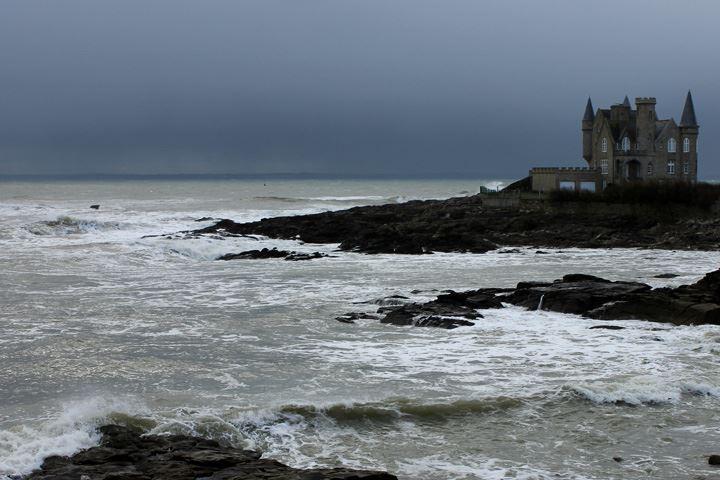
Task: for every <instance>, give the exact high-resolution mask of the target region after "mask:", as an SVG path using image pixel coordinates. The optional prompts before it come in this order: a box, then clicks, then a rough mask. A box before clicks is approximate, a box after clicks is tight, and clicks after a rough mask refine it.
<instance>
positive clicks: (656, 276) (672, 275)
mask: <svg viewBox="0 0 720 480" xmlns="http://www.w3.org/2000/svg"><path fill="white" fill-rule="evenodd" d="M679 276H680V275H678V274H677V273H661V274H660V275H655V276H654V277H653V278H676V277H679Z"/></svg>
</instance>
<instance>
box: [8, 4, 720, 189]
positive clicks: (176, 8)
mask: <svg viewBox="0 0 720 480" xmlns="http://www.w3.org/2000/svg"><path fill="white" fill-rule="evenodd" d="M718 22H720V2H718V1H717V0H706V1H692V2H678V1H676V0H672V1H659V0H635V1H619V0H618V1H615V0H609V1H608V0H605V1H602V2H598V1H580V0H565V1H550V0H547V1H538V0H526V1H508V0H498V1H486V0H483V1H480V0H472V1H464V0H436V1H427V0H382V1H376V0H357V1H343V0H286V1H274V0H257V1H242V0H196V1H186V0H115V1H102V0H63V1H55V0H47V1H35V0H3V1H2V3H1V4H0V174H55V173H73V174H74V173H122V174H135V173H138V174H153V173H163V174H173V173H185V174H188V173H241V174H242V173H278V172H289V173H293V172H307V173H322V174H340V175H363V174H370V175H377V174H386V175H403V174H409V175H413V176H417V175H431V176H432V175H437V176H443V175H468V176H476V177H489V176H490V177H515V176H520V175H523V174H525V173H526V172H527V170H528V169H529V168H530V167H531V166H534V165H582V164H583V161H582V158H581V138H580V118H581V116H582V113H583V110H584V107H585V102H586V100H587V97H588V95H591V96H592V100H593V103H594V105H595V107H596V108H597V107H606V106H608V105H610V104H611V103H616V102H620V101H622V99H623V97H624V96H625V95H626V94H627V95H628V96H630V98H631V99H633V98H634V97H635V96H655V97H657V101H658V104H657V110H658V113H659V114H660V116H661V117H670V116H672V117H674V118H675V119H676V120H678V121H679V118H680V113H681V111H682V106H683V101H684V98H685V95H686V93H687V91H688V89H692V92H693V96H694V99H695V108H696V112H697V117H698V121H699V123H700V160H699V165H700V166H699V169H700V176H701V177H703V178H720V120H718V118H719V115H720V105H719V101H720V88H719V87H720V53H719V52H718V45H720V33H718V32H720V29H719V28H718Z"/></svg>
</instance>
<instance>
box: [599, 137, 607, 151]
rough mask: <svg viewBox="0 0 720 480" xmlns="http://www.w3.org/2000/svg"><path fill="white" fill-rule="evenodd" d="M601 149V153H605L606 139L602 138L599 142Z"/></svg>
mask: <svg viewBox="0 0 720 480" xmlns="http://www.w3.org/2000/svg"><path fill="white" fill-rule="evenodd" d="M600 144H601V148H602V151H603V152H607V138H605V137H603V139H602V142H600Z"/></svg>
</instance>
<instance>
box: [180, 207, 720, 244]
mask: <svg viewBox="0 0 720 480" xmlns="http://www.w3.org/2000/svg"><path fill="white" fill-rule="evenodd" d="M673 208H674V207H672V206H671V205H661V206H656V207H653V206H647V208H643V209H638V208H636V206H634V205H605V204H601V203H595V204H592V205H591V206H588V205H587V204H583V203H572V202H566V203H542V202H530V203H528V204H527V205H522V206H521V207H509V206H508V207H490V206H488V205H487V202H485V200H484V198H483V196H482V195H475V196H469V197H460V198H451V199H447V200H428V201H412V202H407V203H402V204H388V205H373V206H366V207H355V208H351V209H348V210H341V211H333V212H323V213H318V214H312V215H297V216H289V217H275V218H265V219H262V220H260V221H257V222H251V223H235V222H233V221H231V220H221V221H219V222H217V223H216V224H215V225H211V226H209V227H206V228H203V229H200V230H196V231H195V232H194V233H195V234H207V233H221V234H223V235H234V234H260V235H265V236H268V237H272V238H285V239H293V240H302V241H304V242H308V243H336V244H340V248H341V249H342V250H351V251H359V252H364V253H404V254H426V253H432V252H472V253H483V252H487V251H489V250H495V249H497V248H498V245H504V246H507V247H519V246H524V245H535V246H536V248H539V249H542V248H558V249H560V248H567V247H590V248H613V247H641V248H677V249H686V250H687V249H697V250H700V249H704V250H710V249H711V250H716V249H718V248H720V240H718V239H720V217H717V216H716V215H713V214H712V212H709V211H702V210H694V209H691V208H689V207H677V208H676V210H673ZM538 253H540V254H542V253H547V252H545V251H544V250H538Z"/></svg>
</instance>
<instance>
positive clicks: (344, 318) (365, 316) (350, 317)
mask: <svg viewBox="0 0 720 480" xmlns="http://www.w3.org/2000/svg"><path fill="white" fill-rule="evenodd" d="M379 318H380V317H378V316H377V315H373V314H372V313H365V312H348V313H345V314H343V315H340V316H339V317H335V320H337V321H338V322H342V323H355V320H378V319H379Z"/></svg>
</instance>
